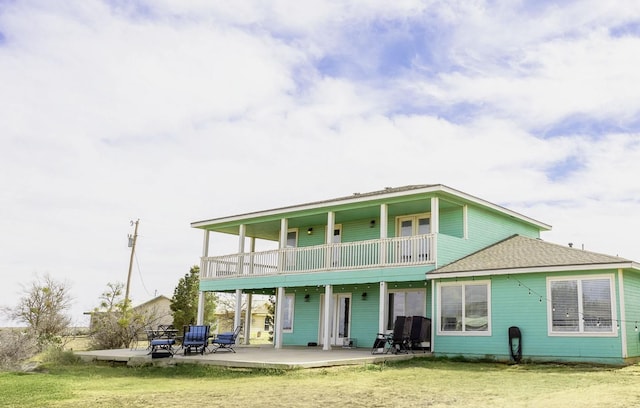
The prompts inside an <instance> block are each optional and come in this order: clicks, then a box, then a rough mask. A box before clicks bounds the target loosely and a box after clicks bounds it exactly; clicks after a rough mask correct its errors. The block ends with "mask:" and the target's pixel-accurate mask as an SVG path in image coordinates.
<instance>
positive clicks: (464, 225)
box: [462, 204, 469, 239]
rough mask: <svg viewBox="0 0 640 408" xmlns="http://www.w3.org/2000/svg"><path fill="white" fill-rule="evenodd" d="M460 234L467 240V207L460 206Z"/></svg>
mask: <svg viewBox="0 0 640 408" xmlns="http://www.w3.org/2000/svg"><path fill="white" fill-rule="evenodd" d="M462 231H463V232H462V233H463V235H464V236H463V238H464V239H469V206H468V205H466V204H465V205H463V206H462Z"/></svg>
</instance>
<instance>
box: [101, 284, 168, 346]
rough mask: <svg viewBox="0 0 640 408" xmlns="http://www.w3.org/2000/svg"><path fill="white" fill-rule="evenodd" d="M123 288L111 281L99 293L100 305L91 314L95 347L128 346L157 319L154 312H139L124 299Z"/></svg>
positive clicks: (122, 285)
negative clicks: (105, 288)
mask: <svg viewBox="0 0 640 408" xmlns="http://www.w3.org/2000/svg"><path fill="white" fill-rule="evenodd" d="M123 287H124V284H123V283H121V282H116V283H108V284H107V290H105V291H104V292H103V293H102V294H101V295H100V306H98V307H97V308H95V309H94V311H93V313H92V316H91V325H92V326H91V348H92V349H116V348H122V347H124V348H127V347H129V346H130V345H131V344H132V342H135V341H136V339H137V336H138V334H139V333H140V332H141V331H142V330H143V329H144V328H145V327H146V326H149V325H150V323H151V322H153V321H155V320H156V316H155V314H153V313H139V312H137V311H136V310H135V309H134V308H132V307H131V305H130V304H129V302H125V298H124V296H123V295H122V289H123Z"/></svg>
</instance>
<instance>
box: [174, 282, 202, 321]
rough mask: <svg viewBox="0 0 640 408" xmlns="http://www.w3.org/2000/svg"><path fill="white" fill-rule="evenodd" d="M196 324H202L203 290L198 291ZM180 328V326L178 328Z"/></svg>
mask: <svg viewBox="0 0 640 408" xmlns="http://www.w3.org/2000/svg"><path fill="white" fill-rule="evenodd" d="M196 324H200V325H202V324H204V292H203V291H198V314H197V316H196ZM178 329H179V330H181V329H180V328H178Z"/></svg>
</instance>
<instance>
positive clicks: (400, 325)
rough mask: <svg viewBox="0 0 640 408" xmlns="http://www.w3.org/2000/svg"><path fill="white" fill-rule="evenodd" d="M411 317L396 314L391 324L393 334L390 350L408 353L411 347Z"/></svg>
mask: <svg viewBox="0 0 640 408" xmlns="http://www.w3.org/2000/svg"><path fill="white" fill-rule="evenodd" d="M410 333H411V317H410V316H409V317H407V316H398V317H396V321H395V322H394V324H393V334H392V335H391V352H392V353H393V354H397V353H408V352H409V349H410V348H411V339H410Z"/></svg>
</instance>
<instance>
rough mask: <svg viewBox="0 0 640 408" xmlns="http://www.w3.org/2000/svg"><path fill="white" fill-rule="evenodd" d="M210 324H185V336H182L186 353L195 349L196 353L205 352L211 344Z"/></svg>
mask: <svg viewBox="0 0 640 408" xmlns="http://www.w3.org/2000/svg"><path fill="white" fill-rule="evenodd" d="M209 330H210V326H203V325H199V326H185V330H184V337H183V338H182V348H183V349H184V355H185V356H186V355H187V354H189V353H191V352H192V351H194V350H195V352H196V353H198V352H199V353H200V354H204V351H205V349H206V348H207V346H208V345H209Z"/></svg>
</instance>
